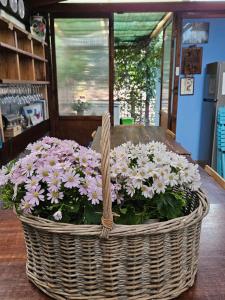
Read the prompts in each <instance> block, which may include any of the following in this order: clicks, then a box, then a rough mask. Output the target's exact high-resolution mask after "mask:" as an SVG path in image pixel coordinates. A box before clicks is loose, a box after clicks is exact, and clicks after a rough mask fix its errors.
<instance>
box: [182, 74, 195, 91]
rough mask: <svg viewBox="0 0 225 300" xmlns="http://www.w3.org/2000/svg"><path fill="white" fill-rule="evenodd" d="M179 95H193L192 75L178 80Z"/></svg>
mask: <svg viewBox="0 0 225 300" xmlns="http://www.w3.org/2000/svg"><path fill="white" fill-rule="evenodd" d="M180 95H181V96H190V95H194V78H193V77H183V78H181V80H180Z"/></svg>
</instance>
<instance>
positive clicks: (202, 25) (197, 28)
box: [182, 22, 209, 44]
mask: <svg viewBox="0 0 225 300" xmlns="http://www.w3.org/2000/svg"><path fill="white" fill-rule="evenodd" d="M182 40H183V44H206V43H208V40H209V23H207V22H194V23H186V24H184V26H183V34H182Z"/></svg>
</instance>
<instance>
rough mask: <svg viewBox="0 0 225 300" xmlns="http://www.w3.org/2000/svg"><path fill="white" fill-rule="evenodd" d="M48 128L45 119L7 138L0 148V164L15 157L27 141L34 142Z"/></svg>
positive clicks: (47, 121) (47, 122)
mask: <svg viewBox="0 0 225 300" xmlns="http://www.w3.org/2000/svg"><path fill="white" fill-rule="evenodd" d="M49 130H50V122H49V120H45V121H43V122H41V123H39V124H37V125H35V126H33V127H31V128H28V129H25V130H24V131H23V132H22V133H21V134H19V135H17V136H15V137H14V138H11V139H9V140H7V141H6V142H5V143H3V148H2V149H0V165H1V164H5V163H7V162H9V161H10V160H12V159H15V157H16V156H17V155H19V154H20V153H21V152H23V151H24V149H25V148H26V146H27V145H28V144H29V143H33V142H35V141H36V140H37V139H39V138H41V137H43V136H44V135H45V134H47V133H48V132H49Z"/></svg>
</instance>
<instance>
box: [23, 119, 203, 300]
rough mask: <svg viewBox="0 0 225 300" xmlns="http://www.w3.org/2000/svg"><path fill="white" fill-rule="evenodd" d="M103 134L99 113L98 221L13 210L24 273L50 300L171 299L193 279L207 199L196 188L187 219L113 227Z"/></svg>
mask: <svg viewBox="0 0 225 300" xmlns="http://www.w3.org/2000/svg"><path fill="white" fill-rule="evenodd" d="M109 131H110V124H109V117H108V115H105V116H104V117H103V130H102V143H103V144H102V147H103V152H102V175H103V183H104V188H103V196H104V205H103V206H104V209H103V218H102V225H103V226H101V225H71V224H62V223H56V222H52V221H48V220H45V219H42V218H37V217H33V216H31V217H28V216H24V215H19V218H20V220H21V222H22V224H23V228H24V234H25V240H26V247H27V276H28V278H29V279H30V280H31V281H32V282H33V283H34V284H35V285H36V286H37V287H38V288H40V289H41V290H42V291H43V292H45V293H46V294H48V295H49V296H51V297H53V298H55V299H76V300H87V299H88V300H95V299H96V300H100V299H101V300H105V299H111V300H112V299H115V300H116V299H118V300H125V299H133V300H138V299H141V300H147V299H161V300H163V299H173V298H175V297H177V296H178V295H180V294H181V293H182V292H184V291H185V290H187V289H188V288H189V287H191V286H192V285H193V283H194V279H195V274H196V272H197V265H198V250H199V239H200V230H201V222H202V219H203V217H204V216H205V215H206V214H207V212H208V202H207V199H206V198H205V196H204V195H203V193H202V192H201V191H199V192H196V193H192V195H191V196H192V202H191V203H190V207H189V208H188V211H187V216H184V217H181V218H177V219H173V220H171V221H167V222H158V223H153V224H143V225H129V226H126V225H116V224H113V222H112V219H113V217H112V209H111V207H112V205H111V198H110V192H109V189H110V183H109V181H110V179H109V150H110V144H109ZM187 193H189V192H187ZM189 196H190V195H189ZM108 235H109V237H108Z"/></svg>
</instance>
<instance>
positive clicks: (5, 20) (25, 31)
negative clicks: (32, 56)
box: [0, 16, 48, 46]
mask: <svg viewBox="0 0 225 300" xmlns="http://www.w3.org/2000/svg"><path fill="white" fill-rule="evenodd" d="M0 21H2V22H4V23H5V24H6V25H7V26H8V28H10V29H11V30H13V29H14V28H15V29H16V31H19V32H22V33H24V34H25V35H27V38H28V39H33V40H35V41H37V42H39V43H40V44H42V45H45V46H48V44H47V43H46V42H44V41H42V40H40V39H38V38H37V37H36V36H34V35H32V34H31V33H30V32H28V31H27V30H25V29H22V28H20V27H19V26H17V25H15V24H13V23H12V22H10V21H8V20H7V19H5V18H4V17H1V16H0Z"/></svg>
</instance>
